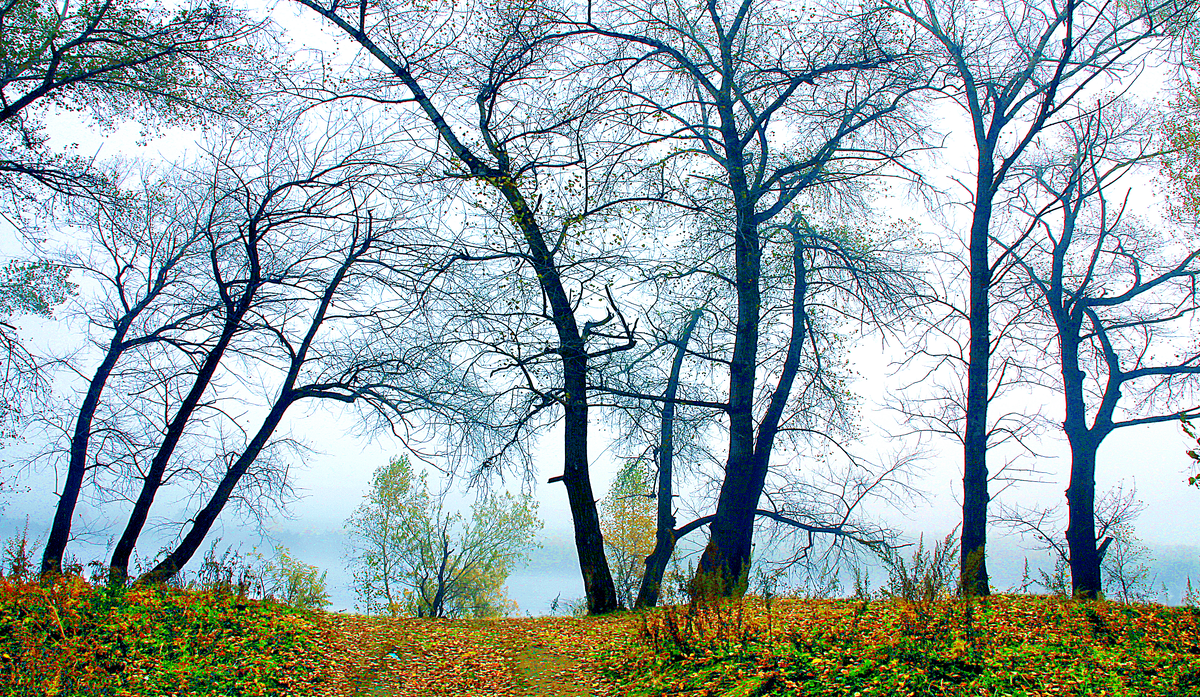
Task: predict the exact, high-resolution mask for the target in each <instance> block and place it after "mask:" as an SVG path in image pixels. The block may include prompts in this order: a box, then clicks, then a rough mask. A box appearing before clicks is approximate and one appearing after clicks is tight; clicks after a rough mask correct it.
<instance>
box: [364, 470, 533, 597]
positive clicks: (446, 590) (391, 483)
mask: <svg viewBox="0 0 1200 697" xmlns="http://www.w3.org/2000/svg"><path fill="white" fill-rule="evenodd" d="M446 493H447V492H446V491H445V490H443V491H442V492H441V493H431V492H430V490H429V484H428V481H427V478H426V474H425V473H424V472H421V473H420V474H419V475H418V474H416V473H414V472H413V468H412V465H411V464H410V463H409V460H408V458H407V457H398V458H393V459H392V460H391V461H390V462H389V463H388V464H387V465H384V466H382V467H380V468H379V469H377V470H375V473H374V475H372V478H371V488H370V489H369V490H368V492H367V494H366V496H365V498H364V501H363V502H362V503H361V504H360V505H359V507H358V508H356V509H355V511H354V513H353V514H352V515H351V516H350V518H349V520H347V521H346V527H347V529H348V531H349V533H350V543H349V545H350V546H349V548H348V551H347V558H348V561H349V563H350V565H351V568H352V569H353V573H354V590H355V593H356V594H357V596H358V599H359V606H360V607H362V608H363V609H365V610H367V611H368V612H372V613H379V612H386V613H391V614H407V615H412V616H416V617H492V616H496V615H502V614H505V612H506V611H507V610H508V609H509V606H510V604H509V602H508V601H507V600H506V599H505V596H504V588H503V587H504V580H505V579H506V578H507V577H508V575H509V574H510V573H511V572H512V570H513V568H514V567H515V566H516V565H517V564H519V563H520V562H521V561H522V560H523V559H525V558H526V553H527V551H528V550H529V549H530V548H531V547H533V546H534V542H533V538H534V535H535V534H536V533H537V531H538V529H540V528H541V522H540V521H538V519H537V515H536V511H537V505H536V504H535V503H534V502H533V501H532V500H530V499H529V498H528V497H514V496H513V495H511V494H508V493H503V494H500V493H495V492H493V493H490V494H487V495H485V496H482V497H481V498H480V499H479V500H478V501H477V502H476V503H475V505H473V506H472V507H471V514H470V518H469V519H468V518H465V517H464V516H463V515H462V514H461V513H457V512H452V511H449V510H447V508H446Z"/></svg>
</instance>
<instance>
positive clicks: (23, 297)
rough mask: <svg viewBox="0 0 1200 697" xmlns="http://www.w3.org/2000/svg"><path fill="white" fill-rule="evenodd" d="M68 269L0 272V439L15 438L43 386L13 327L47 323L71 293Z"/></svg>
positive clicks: (8, 267) (30, 267) (37, 362)
mask: <svg viewBox="0 0 1200 697" xmlns="http://www.w3.org/2000/svg"><path fill="white" fill-rule="evenodd" d="M69 273H70V272H69V269H68V268H67V267H65V266H61V265H58V264H52V263H49V262H20V261H10V262H8V263H7V264H5V265H4V266H3V267H0V439H3V438H11V437H14V436H16V435H17V433H18V429H19V428H20V427H21V426H22V424H24V423H25V422H26V421H27V420H28V418H29V416H30V414H29V410H30V408H31V407H32V405H33V404H35V403H36V402H37V401H38V397H39V396H42V395H44V394H45V393H46V391H47V389H48V387H49V385H48V382H47V376H46V373H45V368H44V366H43V365H42V361H41V359H39V358H38V357H37V356H34V355H33V354H32V353H31V352H30V351H29V350H28V349H27V348H26V347H25V346H24V344H22V343H21V338H20V335H19V332H18V329H17V327H16V326H15V325H14V324H13V322H15V321H17V318H18V317H21V316H23V315H29V316H35V317H47V318H48V317H51V316H52V315H53V313H54V307H55V306H56V305H61V304H62V303H63V302H65V301H66V299H67V298H68V297H69V296H70V295H72V294H73V293H74V292H75V289H76V286H75V284H74V283H72V282H71V281H70V280H69Z"/></svg>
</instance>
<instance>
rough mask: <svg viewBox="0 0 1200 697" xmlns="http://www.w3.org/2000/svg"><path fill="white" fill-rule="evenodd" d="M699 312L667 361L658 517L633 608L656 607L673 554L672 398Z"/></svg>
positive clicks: (698, 319)
mask: <svg viewBox="0 0 1200 697" xmlns="http://www.w3.org/2000/svg"><path fill="white" fill-rule="evenodd" d="M702 312H703V310H692V314H691V317H689V318H688V323H687V326H686V327H684V329H683V333H682V334H680V336H679V339H678V340H677V341H676V342H675V360H674V361H672V362H671V375H670V376H669V377H668V378H667V389H666V392H664V393H663V397H665V398H666V401H665V402H663V407H662V423H661V426H660V427H659V442H658V515H657V518H656V526H655V531H654V550H653V551H652V552H650V556H648V557H646V570H645V572H644V573H643V574H642V584H641V587H640V588H638V596H637V602H636V604H635V607H637V608H647V607H654V606H655V605H657V604H658V596H659V590H660V588H661V587H662V579H663V574H664V573H666V570H667V562H669V561H670V560H671V553H672V552H673V551H675V513H674V503H675V502H674V500H673V499H674V495H673V478H674V476H675V473H674V460H675V403H674V402H672V401H671V400H673V399H675V395H676V394H678V392H679V374H680V372H682V370H683V358H684V356H685V355H686V354H687V345H688V342H689V341H691V339H692V332H693V331H694V330H695V329H696V323H697V322H699V321H700V315H701V313H702Z"/></svg>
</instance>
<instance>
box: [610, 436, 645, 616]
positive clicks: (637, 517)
mask: <svg viewBox="0 0 1200 697" xmlns="http://www.w3.org/2000/svg"><path fill="white" fill-rule="evenodd" d="M653 485H654V477H653V475H652V474H651V473H650V471H649V468H647V466H646V463H645V462H644V461H643V460H641V459H640V458H639V459H636V460H630V461H628V462H627V463H626V464H625V466H624V467H622V468H621V471H620V472H618V473H617V478H616V479H615V480H614V481H613V484H612V488H610V489H609V490H608V496H605V497H604V499H603V500H602V501H601V502H600V529H601V531H602V532H603V534H604V546H605V547H606V548H607V554H608V563H609V566H610V567H611V568H612V574H613V583H614V584H615V585H616V588H617V599H618V600H619V601H620V603H621V604H622V605H624V606H625V607H627V608H631V607H633V604H634V600H636V599H637V592H638V587H639V586H640V585H641V583H642V575H643V573H645V570H646V557H648V556H650V552H652V551H654V531H655V528H654V525H655V522H654V521H655V517H654V516H655V511H654V494H653Z"/></svg>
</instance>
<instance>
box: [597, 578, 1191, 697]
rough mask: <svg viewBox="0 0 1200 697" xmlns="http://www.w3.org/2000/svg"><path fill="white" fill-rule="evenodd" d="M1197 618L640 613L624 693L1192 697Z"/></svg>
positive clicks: (743, 609)
mask: <svg viewBox="0 0 1200 697" xmlns="http://www.w3.org/2000/svg"><path fill="white" fill-rule="evenodd" d="M1198 619H1200V612H1197V611H1196V610H1195V609H1187V608H1166V607H1162V606H1157V605H1121V604H1116V603H1106V602H1091V603H1081V602H1074V601H1068V600H1065V599H1059V598H1051V597H1041V596H993V597H992V598H989V599H986V600H976V601H974V602H972V603H967V602H965V601H963V600H960V599H950V598H947V599H942V600H938V601H932V602H925V603H912V602H906V601H903V600H889V601H871V602H864V601H849V600H842V601H823V600H820V601H818V600H813V601H805V600H786V601H778V600H777V601H775V602H773V603H764V602H763V601H761V600H757V599H748V600H746V601H745V602H741V603H730V602H726V603H707V604H704V603H700V604H694V605H693V606H691V607H690V608H689V607H679V608H668V609H664V610H659V611H655V612H653V613H650V614H648V615H647V616H646V617H645V619H644V621H643V626H642V630H641V637H642V641H643V642H644V643H645V644H646V645H647V646H648V648H649V649H650V652H649V654H648V655H646V656H642V657H639V658H636V659H633V660H630V661H626V662H624V663H623V664H619V668H618V669H617V673H618V674H619V676H620V677H621V679H622V681H623V683H624V688H625V694H628V695H630V696H632V697H650V696H651V695H653V696H654V697H659V696H660V695H697V696H699V695H730V694H736V695H743V696H744V697H753V696H759V695H768V694H769V695H781V696H799V695H804V696H806V697H810V696H811V697H834V696H837V697H841V696H843V695H845V696H852V697H867V696H869V695H879V696H880V697H883V696H885V695H886V696H887V697H892V696H900V697H903V696H906V695H911V696H914V697H919V696H925V695H930V696H933V695H964V696H965V695H972V696H975V695H997V696H998V695H1006V696H1007V695H1014V696H1027V697H1034V696H1043V695H1046V696H1049V695H1097V696H1098V695H1110V696H1112V697H1146V696H1151V695H1161V696H1163V697H1167V696H1172V697H1196V696H1197V695H1200V629H1198V626H1197V622H1198Z"/></svg>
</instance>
